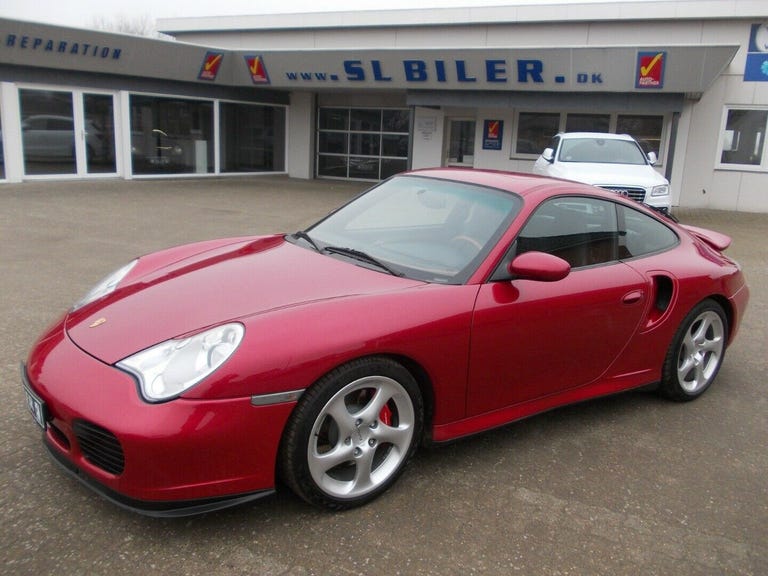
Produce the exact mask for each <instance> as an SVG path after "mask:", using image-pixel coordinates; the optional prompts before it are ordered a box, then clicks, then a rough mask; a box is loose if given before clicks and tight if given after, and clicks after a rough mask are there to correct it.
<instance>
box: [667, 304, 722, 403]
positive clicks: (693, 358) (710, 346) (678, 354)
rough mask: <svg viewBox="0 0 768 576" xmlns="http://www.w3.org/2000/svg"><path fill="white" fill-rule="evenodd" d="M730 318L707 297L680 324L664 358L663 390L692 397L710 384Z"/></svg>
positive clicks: (683, 397)
mask: <svg viewBox="0 0 768 576" xmlns="http://www.w3.org/2000/svg"><path fill="white" fill-rule="evenodd" d="M727 334H728V321H727V319H726V317H725V312H723V308H722V307H721V306H720V305H719V304H718V303H717V302H715V301H714V300H704V301H703V302H701V303H699V304H698V305H697V306H696V307H694V308H693V310H691V311H690V312H689V313H688V315H687V316H686V317H685V319H684V320H683V322H682V323H681V324H680V328H678V330H677V333H676V334H675V337H674V339H673V340H672V345H671V346H670V347H669V351H668V352H667V357H666V359H665V361H664V371H663V374H662V382H661V392H662V393H663V394H664V395H666V396H668V397H670V398H673V399H674V400H681V401H686V400H693V399H695V398H698V397H699V396H701V395H702V394H703V393H704V391H705V390H706V389H707V388H709V386H710V385H711V384H712V381H713V380H714V379H715V376H717V373H718V371H719V370H720V366H721V365H722V363H723V356H724V355H725V345H726V341H727Z"/></svg>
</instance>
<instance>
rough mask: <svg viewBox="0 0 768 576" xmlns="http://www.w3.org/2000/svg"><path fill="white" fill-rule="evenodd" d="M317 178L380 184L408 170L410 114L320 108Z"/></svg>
mask: <svg viewBox="0 0 768 576" xmlns="http://www.w3.org/2000/svg"><path fill="white" fill-rule="evenodd" d="M317 127H318V132H317V154H318V155H317V175H318V176H328V177H333V178H360V179H365V180H380V179H384V178H388V177H389V176H391V175H393V174H396V173H398V172H402V171H404V170H406V169H407V167H408V151H409V147H410V135H409V130H410V111H409V110H408V109H401V108H320V109H319V111H318V121H317Z"/></svg>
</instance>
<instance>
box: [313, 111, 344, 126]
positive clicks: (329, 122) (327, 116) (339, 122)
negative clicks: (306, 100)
mask: <svg viewBox="0 0 768 576" xmlns="http://www.w3.org/2000/svg"><path fill="white" fill-rule="evenodd" d="M318 123H319V125H320V130H349V109H347V108H320V114H319V118H318Z"/></svg>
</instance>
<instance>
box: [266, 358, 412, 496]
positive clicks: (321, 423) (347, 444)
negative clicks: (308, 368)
mask: <svg viewBox="0 0 768 576" xmlns="http://www.w3.org/2000/svg"><path fill="white" fill-rule="evenodd" d="M423 423H424V406H423V401H422V396H421V392H420V390H419V386H418V384H417V383H416V381H415V380H414V378H413V376H412V375H411V374H410V373H409V372H408V370H406V369H405V368H404V367H403V366H402V365H400V364H398V363H397V362H395V361H393V360H390V359H388V358H364V359H360V360H356V361H354V362H351V363H349V364H346V365H344V366H342V367H340V368H337V369H336V370H334V371H333V372H330V373H329V374H327V375H326V376H324V377H323V378H321V379H320V380H319V381H317V382H316V383H315V384H314V385H313V386H312V387H311V388H309V389H308V390H307V391H306V392H305V393H304V394H303V395H302V397H301V399H300V400H299V403H298V404H297V406H296V409H295V410H294V412H293V414H292V415H291V418H290V420H289V422H288V424H287V426H286V430H285V433H284V435H283V441H282V443H281V447H280V456H279V458H280V460H279V469H280V474H281V478H282V480H283V481H284V482H285V483H286V484H287V485H288V486H289V487H290V488H291V489H292V490H293V491H294V492H295V493H296V494H297V495H298V496H300V497H301V498H303V499H304V500H306V501H307V502H309V503H310V504H314V505H316V506H320V507H324V508H329V509H332V510H344V509H348V508H354V507H356V506H360V505H362V504H365V503H367V502H369V501H371V500H373V499H374V498H376V497H377V496H379V495H380V494H382V493H383V492H384V491H386V490H387V489H388V488H389V487H390V486H391V485H392V484H393V483H394V482H395V480H397V478H398V477H399V476H400V474H401V473H402V471H403V468H404V467H405V465H406V464H407V463H408V461H409V460H410V459H411V457H412V456H413V454H414V453H415V451H416V447H417V446H418V444H419V441H420V439H421V434H422V428H423Z"/></svg>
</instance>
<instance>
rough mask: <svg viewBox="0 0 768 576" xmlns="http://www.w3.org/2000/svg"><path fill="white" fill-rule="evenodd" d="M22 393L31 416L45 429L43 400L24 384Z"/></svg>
mask: <svg viewBox="0 0 768 576" xmlns="http://www.w3.org/2000/svg"><path fill="white" fill-rule="evenodd" d="M24 395H25V396H26V398H27V409H28V410H29V412H30V413H31V414H32V418H34V419H35V422H37V425H38V426H40V428H42V429H43V430H45V402H43V401H42V400H41V399H40V398H38V397H37V396H36V395H35V393H34V392H32V391H31V390H30V389H29V388H27V387H26V386H24Z"/></svg>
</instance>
